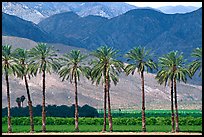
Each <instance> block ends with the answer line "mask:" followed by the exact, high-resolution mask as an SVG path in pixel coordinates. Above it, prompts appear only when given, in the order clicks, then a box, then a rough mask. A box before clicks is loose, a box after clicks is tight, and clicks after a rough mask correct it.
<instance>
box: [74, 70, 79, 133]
mask: <svg viewBox="0 0 204 137" xmlns="http://www.w3.org/2000/svg"><path fill="white" fill-rule="evenodd" d="M74 83H75V131H76V132H79V124H78V119H79V116H78V115H79V114H78V97H77V76H76V74H75V75H74Z"/></svg>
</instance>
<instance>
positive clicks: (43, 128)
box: [42, 70, 46, 132]
mask: <svg viewBox="0 0 204 137" xmlns="http://www.w3.org/2000/svg"><path fill="white" fill-rule="evenodd" d="M42 72H43V75H42V76H43V102H42V132H45V131H46V114H45V70H43V71H42Z"/></svg>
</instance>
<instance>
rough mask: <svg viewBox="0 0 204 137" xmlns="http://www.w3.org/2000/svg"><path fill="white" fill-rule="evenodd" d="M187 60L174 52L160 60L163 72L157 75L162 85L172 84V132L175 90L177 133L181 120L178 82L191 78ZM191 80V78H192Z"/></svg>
mask: <svg viewBox="0 0 204 137" xmlns="http://www.w3.org/2000/svg"><path fill="white" fill-rule="evenodd" d="M184 63H185V60H184V59H183V55H182V53H181V54H178V51H172V52H170V53H169V54H167V55H164V57H160V58H159V66H160V67H161V70H160V71H159V72H158V73H157V76H156V79H158V82H159V83H160V84H163V83H165V86H166V84H167V82H168V81H169V82H171V109H172V132H174V131H175V129H174V125H175V124H174V109H173V90H174V99H175V111H176V132H179V120H178V104H177V89H176V81H177V80H178V81H179V82H180V81H183V82H185V83H186V82H187V76H189V77H190V72H189V70H188V69H187V67H186V66H185V64H184ZM190 78H191V77H190Z"/></svg>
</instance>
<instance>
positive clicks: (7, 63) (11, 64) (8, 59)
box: [2, 45, 20, 133]
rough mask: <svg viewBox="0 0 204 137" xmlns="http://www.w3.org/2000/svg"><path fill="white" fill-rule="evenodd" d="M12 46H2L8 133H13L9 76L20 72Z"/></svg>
mask: <svg viewBox="0 0 204 137" xmlns="http://www.w3.org/2000/svg"><path fill="white" fill-rule="evenodd" d="M11 47H12V46H10V45H2V74H4V75H5V79H6V87H7V101H8V132H9V133H11V132H12V128H11V113H10V107H11V106H10V91H9V79H8V77H9V75H11V74H14V75H17V74H18V73H19V71H18V70H20V68H19V66H18V65H17V61H16V59H15V58H14V57H13V55H12V51H11Z"/></svg>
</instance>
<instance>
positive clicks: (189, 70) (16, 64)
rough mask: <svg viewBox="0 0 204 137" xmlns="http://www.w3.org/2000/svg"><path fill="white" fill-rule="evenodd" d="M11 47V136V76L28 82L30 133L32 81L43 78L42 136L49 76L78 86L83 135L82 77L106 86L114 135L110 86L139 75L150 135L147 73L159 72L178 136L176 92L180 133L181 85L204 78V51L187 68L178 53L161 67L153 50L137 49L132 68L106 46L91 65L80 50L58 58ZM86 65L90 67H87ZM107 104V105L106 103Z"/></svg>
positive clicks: (6, 63)
mask: <svg viewBox="0 0 204 137" xmlns="http://www.w3.org/2000/svg"><path fill="white" fill-rule="evenodd" d="M11 47H12V46H10V45H3V46H2V74H4V75H5V80H6V85H7V99H8V132H12V128H11V116H10V92H9V79H8V77H9V75H11V74H14V75H15V76H17V77H19V78H22V79H24V81H25V86H26V91H27V96H28V106H29V114H30V131H31V132H34V124H33V113H32V101H31V96H30V91H29V85H28V79H30V78H31V76H36V75H37V74H42V81H43V86H42V95H43V96H42V132H46V113H45V112H46V111H45V86H46V85H45V80H46V73H52V72H57V73H58V74H59V77H60V78H61V79H62V81H64V80H70V82H71V83H73V84H74V86H75V131H79V127H78V96H77V83H78V81H79V80H80V77H81V75H83V76H84V77H86V78H88V79H90V80H91V81H92V83H93V84H94V83H95V84H96V85H99V84H100V83H102V84H104V112H106V106H107V103H108V121H109V129H110V132H112V131H113V126H112V115H111V105H110V86H111V83H112V82H113V83H114V85H116V84H117V83H118V82H119V78H118V76H119V74H120V73H121V72H125V73H126V74H127V75H129V74H132V75H133V74H134V72H135V71H137V72H139V74H140V76H141V83H142V131H144V132H145V131H146V125H145V92H144V85H145V83H144V71H148V70H153V69H155V70H158V69H159V70H158V72H157V75H156V77H155V78H156V79H157V80H158V83H159V84H163V83H164V84H165V86H166V85H167V83H169V84H170V85H171V110H172V132H175V124H174V123H175V122H174V107H173V91H174V95H175V97H174V98H175V110H176V131H177V132H178V131H179V124H178V123H179V122H178V107H177V91H176V82H177V81H179V82H180V81H184V82H186V81H187V76H189V77H190V78H191V77H192V76H193V75H194V74H195V72H196V71H197V70H199V69H200V71H199V74H200V75H201V74H202V59H201V58H202V48H196V49H195V50H194V51H193V53H192V57H195V58H196V59H195V60H194V61H193V62H192V63H190V64H189V66H188V67H187V65H185V62H184V60H183V55H182V54H179V53H178V52H177V51H172V52H170V53H169V54H167V55H164V56H163V57H160V58H159V59H158V60H159V62H158V65H157V64H156V63H155V62H154V61H153V60H152V54H151V53H150V50H146V49H145V48H142V47H135V48H133V49H132V50H130V51H129V52H128V53H126V54H125V56H124V57H125V58H126V59H127V62H128V63H129V64H128V65H126V66H125V65H124V63H123V62H122V61H119V60H117V56H118V51H117V50H115V49H113V48H110V47H107V46H102V47H99V48H98V49H97V50H95V51H93V52H92V53H90V56H92V57H93V60H91V62H88V63H87V60H86V58H87V57H88V55H83V54H81V53H80V51H79V50H72V51H71V52H70V53H68V54H64V55H63V56H60V57H58V55H57V53H56V51H54V49H53V48H52V47H47V46H46V44H45V43H39V44H38V45H37V46H36V47H34V48H32V49H30V50H26V49H22V48H17V49H16V50H14V51H12V50H11ZM85 62H86V63H85ZM106 101H107V102H106ZM102 131H103V132H105V131H106V113H104V124H103V129H102Z"/></svg>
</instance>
